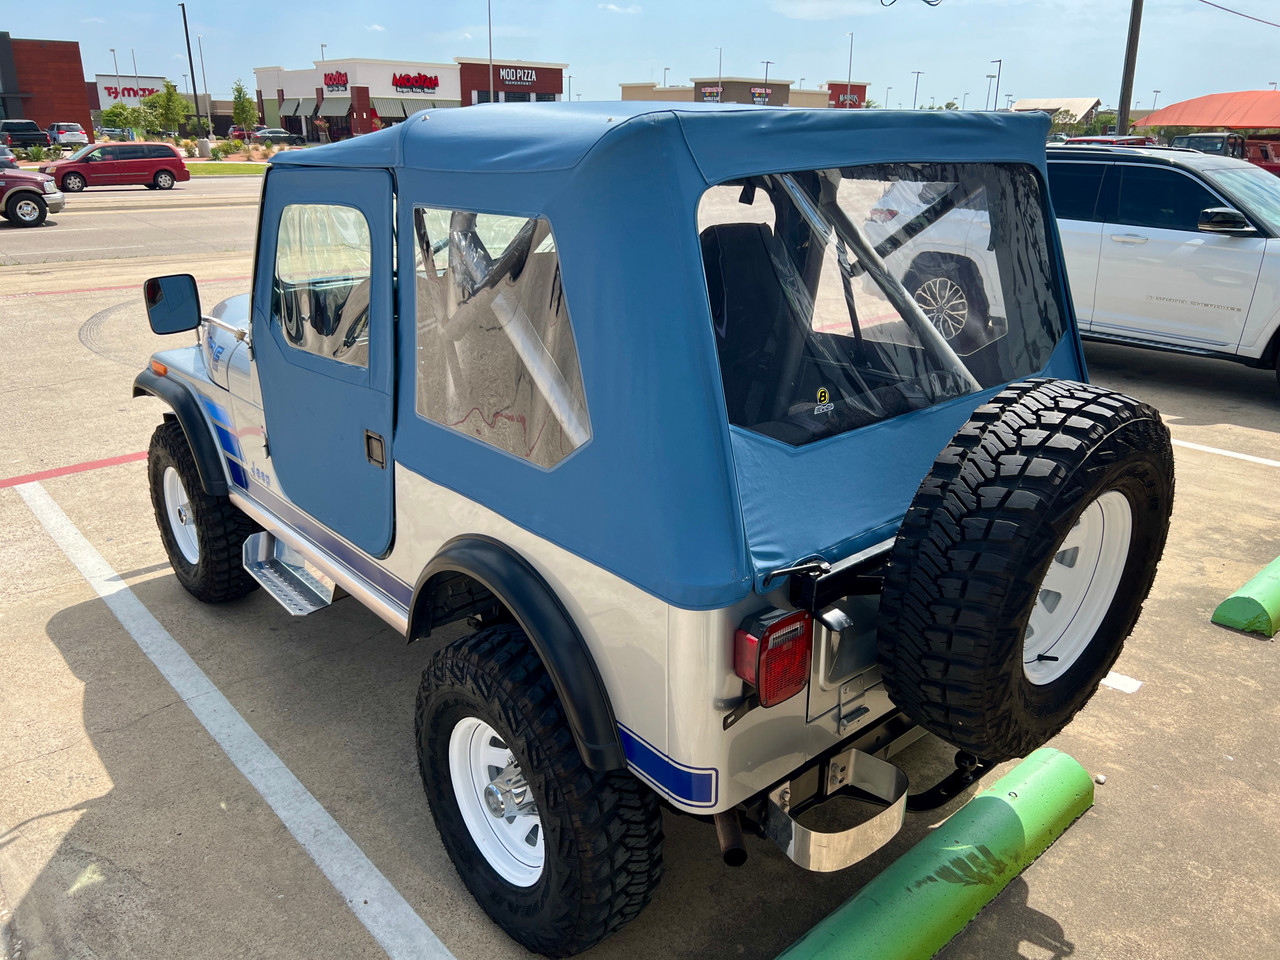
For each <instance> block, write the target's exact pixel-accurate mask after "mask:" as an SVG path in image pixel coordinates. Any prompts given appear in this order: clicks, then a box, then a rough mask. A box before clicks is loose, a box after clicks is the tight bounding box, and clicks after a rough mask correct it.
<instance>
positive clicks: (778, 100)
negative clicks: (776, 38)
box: [618, 77, 869, 108]
mask: <svg viewBox="0 0 1280 960" xmlns="http://www.w3.org/2000/svg"><path fill="white" fill-rule="evenodd" d="M868 83H869V81H866V80H854V81H853V82H852V83H849V82H847V81H844V80H828V81H827V82H826V83H825V84H823V85H822V86H820V87H818V88H817V89H816V90H814V89H810V90H804V89H801V88H798V87H796V86H795V83H794V81H792V80H777V79H769V80H765V79H764V78H763V77H693V78H691V79H690V81H689V83H688V84H684V85H678V86H674V87H660V86H658V84H656V83H620V84H618V86H620V87H621V88H622V99H623V100H660V101H671V102H675V103H755V104H760V105H768V106H771V107H818V108H821V107H841V108H849V107H863V106H865V105H866V102H867V84H868Z"/></svg>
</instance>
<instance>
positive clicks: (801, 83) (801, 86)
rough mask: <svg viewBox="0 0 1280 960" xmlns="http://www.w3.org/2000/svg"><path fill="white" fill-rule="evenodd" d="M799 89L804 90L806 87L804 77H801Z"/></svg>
mask: <svg viewBox="0 0 1280 960" xmlns="http://www.w3.org/2000/svg"><path fill="white" fill-rule="evenodd" d="M798 89H800V90H803V89H804V77H801V78H800V86H799V88H798Z"/></svg>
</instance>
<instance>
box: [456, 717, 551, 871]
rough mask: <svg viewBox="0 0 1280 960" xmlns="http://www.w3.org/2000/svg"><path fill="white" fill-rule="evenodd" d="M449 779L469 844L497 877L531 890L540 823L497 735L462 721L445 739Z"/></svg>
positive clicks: (542, 853) (539, 861)
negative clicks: (469, 838)
mask: <svg viewBox="0 0 1280 960" xmlns="http://www.w3.org/2000/svg"><path fill="white" fill-rule="evenodd" d="M449 777H450V780H451V781H452V784H453V794H454V797H455V798H456V799H457V801H458V810H459V812H460V813H461V814H462V819H463V822H464V823H466V825H467V830H468V831H469V832H470V834H471V839H472V840H473V841H474V842H475V845H476V847H477V848H478V849H479V850H480V852H481V853H482V854H483V855H484V858H485V860H486V862H488V864H489V866H490V867H492V868H493V870H494V872H496V873H497V874H498V875H499V876H500V877H502V878H503V879H504V880H506V881H507V882H508V883H511V884H513V885H514V886H517V887H531V886H533V885H534V884H535V883H537V882H538V878H539V877H541V876H542V870H543V864H544V863H545V861H546V849H545V847H544V836H543V828H542V819H541V818H540V817H539V816H538V808H537V806H536V805H535V804H534V802H533V797H532V793H531V791H530V788H529V785H528V783H527V782H526V781H525V779H524V775H523V773H522V772H521V770H520V765H519V764H518V763H517V762H516V759H515V756H514V755H513V754H512V752H511V749H510V748H509V747H508V746H507V745H506V743H505V742H504V741H503V739H502V737H500V736H499V735H498V731H497V730H495V729H494V728H493V727H491V726H489V724H487V723H485V722H484V721H483V720H481V719H480V718H478V717H463V718H462V719H461V720H459V721H458V723H457V725H456V726H454V728H453V731H452V733H451V734H450V735H449Z"/></svg>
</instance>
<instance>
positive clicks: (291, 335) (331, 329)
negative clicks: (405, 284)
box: [271, 203, 371, 367]
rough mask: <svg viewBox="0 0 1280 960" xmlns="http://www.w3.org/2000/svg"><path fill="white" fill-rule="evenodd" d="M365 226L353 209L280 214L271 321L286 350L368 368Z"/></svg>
mask: <svg viewBox="0 0 1280 960" xmlns="http://www.w3.org/2000/svg"><path fill="white" fill-rule="evenodd" d="M370 255H371V247H370V240H369V224H368V221H366V220H365V218H364V215H363V214H362V213H361V212H360V211H359V210H357V209H356V208H354V207H345V206H339V205H337V204H325V203H292V204H289V205H288V206H286V207H285V208H284V210H283V211H282V212H281V214H280V233H279V237H278V240H277V245H276V268H275V284H274V287H273V290H272V311H271V312H272V318H273V320H274V321H278V322H279V323H280V326H281V328H282V330H283V331H284V338H285V340H286V342H288V343H289V344H290V345H291V346H293V347H294V348H296V349H298V350H302V351H304V352H306V353H310V354H314V355H316V356H319V357H327V358H328V359H330V360H337V361H338V362H339V363H346V364H351V365H353V366H359V367H367V366H368V365H369V277H370V269H369V262H370Z"/></svg>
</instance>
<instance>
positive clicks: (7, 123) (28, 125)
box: [0, 120, 40, 133]
mask: <svg viewBox="0 0 1280 960" xmlns="http://www.w3.org/2000/svg"><path fill="white" fill-rule="evenodd" d="M0 129H3V130H7V131H10V132H13V131H16V130H27V131H34V132H36V133H39V132H40V128H39V127H38V126H36V122H35V121H34V120H4V121H0Z"/></svg>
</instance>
